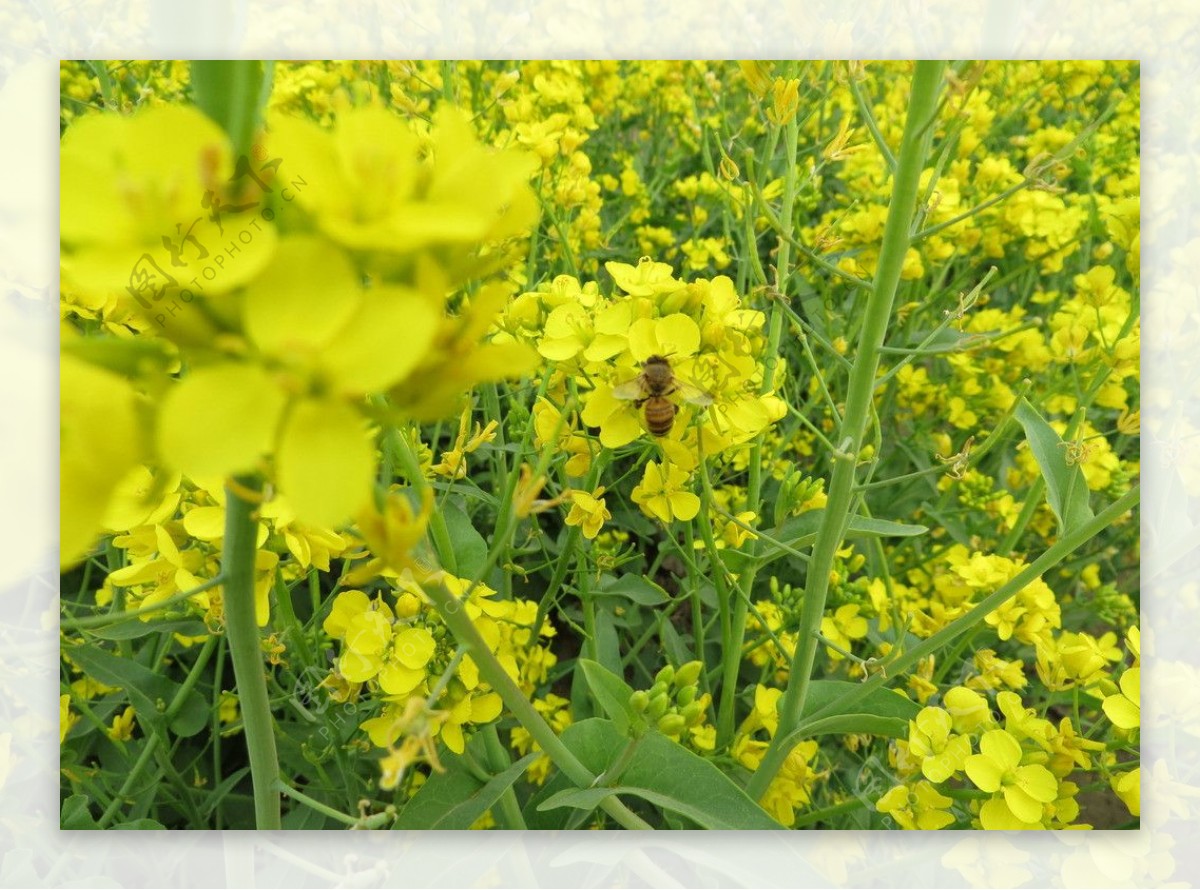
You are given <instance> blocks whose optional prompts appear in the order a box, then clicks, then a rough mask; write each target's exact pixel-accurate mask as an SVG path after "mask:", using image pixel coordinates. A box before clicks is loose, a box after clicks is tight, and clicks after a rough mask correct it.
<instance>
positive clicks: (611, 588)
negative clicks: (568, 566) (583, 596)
mask: <svg viewBox="0 0 1200 890" xmlns="http://www.w3.org/2000/svg"><path fill="white" fill-rule="evenodd" d="M595 593H597V594H598V595H600V596H620V597H624V598H625V599H627V600H630V601H632V602H635V603H637V604H638V605H639V606H661V605H662V604H663V603H666V602H670V600H671V597H670V596H669V595H668V594H667V592H666V591H665V590H663V589H662V588H661V587H659V586H658V585H657V584H655V583H654V582H653V581H651V580H650V579H648V578H646V577H645V576H643V575H635V574H632V573H630V574H628V575H622V576H621V577H619V578H616V579H614V580H612V581H610V582H608V583H606V584H602V585H601V586H600V587H598V588H597V589H596V590H595Z"/></svg>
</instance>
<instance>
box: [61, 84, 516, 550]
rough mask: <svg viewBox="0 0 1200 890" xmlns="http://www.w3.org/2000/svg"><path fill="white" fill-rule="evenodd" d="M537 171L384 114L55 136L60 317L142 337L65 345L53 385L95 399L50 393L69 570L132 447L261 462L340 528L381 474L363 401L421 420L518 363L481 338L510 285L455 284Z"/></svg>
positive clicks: (307, 508)
mask: <svg viewBox="0 0 1200 890" xmlns="http://www.w3.org/2000/svg"><path fill="white" fill-rule="evenodd" d="M532 169H533V168H532V166H531V163H530V160H529V158H528V156H527V155H525V154H524V153H522V152H519V151H516V150H511V151H505V152H499V153H497V152H494V151H492V150H490V149H489V148H487V147H486V146H484V145H481V144H480V143H479V142H478V141H477V139H476V137H475V135H474V133H473V131H472V129H471V127H470V125H469V123H468V121H467V119H466V117H465V116H464V115H463V114H462V113H461V112H458V111H455V110H453V109H450V108H443V109H441V110H440V111H438V113H437V114H436V116H435V118H434V121H433V124H432V126H430V127H428V128H423V129H417V128H414V127H412V126H411V125H409V124H407V123H405V122H404V121H403V120H401V119H400V118H399V117H397V116H396V115H395V114H393V113H392V112H390V111H387V110H385V109H383V108H379V107H364V108H358V109H351V110H348V111H346V113H344V114H342V115H339V117H338V119H337V123H336V129H335V131H333V132H329V131H327V130H324V129H322V128H320V127H319V126H318V125H317V124H315V123H312V122H311V121H308V120H304V119H300V118H294V117H287V116H278V117H275V118H273V119H272V120H271V121H270V124H269V128H268V132H267V134H266V136H265V137H264V140H263V141H262V142H261V143H256V146H255V153H254V156H253V157H246V156H241V157H237V158H235V157H234V156H233V150H232V147H231V145H230V142H229V140H228V138H227V137H226V136H225V135H224V134H223V133H222V132H221V131H220V130H219V128H217V127H216V125H215V124H213V123H212V122H211V121H210V120H208V119H207V118H206V117H205V116H204V115H202V114H201V113H200V112H198V111H195V110H193V109H191V108H188V107H184V106H164V107H151V108H147V109H144V110H141V111H139V112H138V113H137V114H134V115H133V116H131V117H128V118H121V117H115V116H107V115H89V116H87V117H84V118H82V119H81V120H79V121H78V122H76V123H75V124H74V125H72V127H71V128H70V129H69V131H68V133H67V136H66V137H65V138H64V142H63V150H62V175H63V182H64V189H63V193H64V201H63V208H62V218H63V226H62V240H63V256H62V267H63V269H62V272H63V291H64V294H65V295H66V296H65V298H64V305H65V306H66V307H69V310H70V312H71V313H72V314H73V315H74V316H75V317H77V318H78V319H79V321H80V322H81V323H82V324H84V325H85V326H87V325H88V324H89V323H91V324H96V323H99V324H100V325H102V326H103V329H104V330H108V331H112V332H114V333H118V334H119V333H122V332H124V334H126V335H127V334H129V333H138V334H140V335H142V338H139V339H130V338H128V336H125V337H123V338H121V337H118V338H116V339H88V340H86V341H79V342H78V344H77V345H76V344H75V343H74V341H72V343H71V344H65V347H64V348H65V353H64V360H63V369H64V370H63V373H64V378H65V384H66V386H65V387H64V392H66V393H68V397H69V398H70V399H71V400H79V401H80V402H81V403H83V402H86V403H90V404H91V405H94V406H96V408H99V406H101V405H106V406H108V409H107V411H106V412H105V415H104V416H101V415H100V414H98V413H97V411H96V410H95V409H91V410H89V409H87V408H84V409H83V410H80V411H72V410H68V409H69V408H71V407H72V406H73V405H74V401H72V403H71V404H66V403H64V411H63V440H64V449H63V458H62V466H63V476H64V491H68V492H69V494H70V496H69V497H68V498H67V499H65V500H64V504H65V505H66V507H67V509H66V510H65V511H64V514H65V515H64V532H65V533H64V544H63V549H64V556H65V557H68V558H69V557H72V556H75V555H77V554H79V553H80V552H81V551H83V550H84V549H85V548H86V547H87V546H89V545H90V543H91V539H92V538H93V537H94V535H95V534H96V532H97V531H98V522H97V518H98V517H99V515H100V514H101V513H102V512H103V510H104V507H105V504H106V502H107V501H108V500H109V499H110V497H111V496H112V494H113V491H114V487H115V485H116V483H117V482H118V481H119V480H120V478H121V477H122V476H123V475H124V473H125V472H126V471H127V470H128V469H131V468H132V463H133V462H136V461H137V460H138V458H139V457H141V458H142V459H143V460H145V461H148V462H152V463H153V464H154V465H157V466H161V467H163V468H165V469H168V470H170V471H174V472H179V473H183V474H185V475H187V476H188V477H191V478H197V477H203V478H210V477H222V476H228V475H236V474H245V473H253V472H255V471H260V472H265V473H266V474H267V475H268V477H269V478H270V479H271V480H272V481H273V482H274V484H275V487H276V488H277V489H279V490H281V491H282V492H283V493H284V494H285V495H286V496H287V497H288V500H289V503H290V505H291V507H292V509H294V510H295V511H296V514H297V516H298V517H300V518H301V520H302V521H305V522H308V523H312V524H315V525H320V526H329V525H335V524H337V523H339V522H343V521H345V520H346V519H347V518H348V517H349V516H350V515H351V514H352V513H353V512H354V511H355V510H356V509H357V508H358V507H360V506H361V505H362V504H363V503H365V501H366V500H367V498H368V496H369V493H370V486H371V480H372V477H373V475H374V467H375V463H376V459H375V449H374V447H373V444H372V436H371V430H370V428H369V426H368V419H369V416H368V414H366V413H365V411H364V408H365V406H366V403H365V402H364V401H363V397H364V396H367V395H371V394H377V395H378V397H379V401H378V403H377V404H378V406H379V408H378V411H377V412H376V414H377V416H378V417H379V418H381V419H383V420H388V419H390V418H394V417H401V416H409V417H417V418H428V417H437V416H441V415H444V414H446V413H449V412H450V411H452V410H453V409H454V408H455V407H456V406H457V404H458V400H459V397H460V394H461V393H462V392H464V391H465V390H467V389H469V388H470V387H472V386H473V385H475V384H476V383H479V382H480V381H486V380H496V379H500V378H503V377H507V376H510V375H513V374H519V373H521V371H522V370H524V369H528V368H529V367H530V364H529V361H530V357H531V355H532V353H531V352H530V351H529V350H527V348H526V347H524V346H522V345H520V344H512V343H509V344H491V343H487V342H485V340H486V336H487V330H488V328H489V326H490V325H491V323H492V319H493V318H494V316H495V313H496V312H497V310H498V309H499V308H500V307H501V306H502V305H503V304H504V303H505V302H506V300H507V299H508V296H509V293H508V291H507V290H506V288H505V286H504V285H503V284H500V283H493V284H490V285H487V286H485V287H483V288H480V289H478V291H477V292H475V293H474V294H473V295H470V296H468V295H466V294H465V293H460V289H461V288H463V287H464V285H465V284H466V283H467V282H468V281H469V280H471V279H474V278H478V277H480V276H481V275H482V274H484V273H486V271H487V268H488V265H489V264H490V263H494V262H495V257H496V255H497V252H502V250H503V245H504V244H505V243H506V241H507V240H509V239H511V238H513V237H515V236H519V235H521V234H523V233H524V232H525V231H526V230H527V228H528V226H529V225H530V223H531V222H532V220H533V219H534V216H535V214H536V199H535V196H534V194H533V192H532V190H531V189H530V188H529V186H528V184H527V180H528V178H529V176H530V174H531V173H532ZM206 211H207V212H206ZM72 347H74V348H72ZM181 368H182V369H186V373H182V374H179V376H177V377H176V376H174V375H173V374H172V372H174V371H177V370H179V369H181ZM147 397H149V398H148V399H147ZM146 401H149V402H150V404H149V405H145V404H144V403H145V402H146ZM147 408H150V409H151V410H152V414H149V415H148V413H147V410H146V409H147ZM97 440H99V441H100V442H101V443H102V447H107V449H108V450H107V451H104V450H101V452H100V453H98V454H97V453H95V447H94V445H92V446H90V447H89V445H88V444H87V443H94V442H96V441H97ZM104 443H107V445H104ZM89 452H90V453H89Z"/></svg>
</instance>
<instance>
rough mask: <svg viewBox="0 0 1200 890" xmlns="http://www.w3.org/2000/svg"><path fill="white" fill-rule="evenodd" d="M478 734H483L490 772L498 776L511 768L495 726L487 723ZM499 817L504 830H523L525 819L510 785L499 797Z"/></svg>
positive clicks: (510, 762)
mask: <svg viewBox="0 0 1200 890" xmlns="http://www.w3.org/2000/svg"><path fill="white" fill-rule="evenodd" d="M480 732H482V733H483V744H484V747H485V748H486V749H487V759H488V766H490V767H491V768H492V772H493V773H497V774H499V773H502V772H504V771H505V770H506V769H508V768H509V767H510V766H512V761H511V760H509V757H508V752H507V751H505V750H504V745H502V744H501V743H500V733H499V732H497V731H496V724H495V723H489V724H487V726H485V727H483V729H481V730H480ZM499 815H500V821H501V824H502V825H503V826H504V827H505V828H507V829H510V830H513V831H519V830H523V829H524V828H525V817H524V816H523V815H521V805H520V804H519V803H518V802H517V793H516V792H515V791H513V788H512V785H509V786H508V787H507V788H505V789H504V793H503V794H501V795H500V813H499Z"/></svg>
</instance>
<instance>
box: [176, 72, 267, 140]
mask: <svg viewBox="0 0 1200 890" xmlns="http://www.w3.org/2000/svg"><path fill="white" fill-rule="evenodd" d="M191 81H192V97H193V98H194V99H195V102H196V105H197V107H198V108H199V109H200V110H201V111H203V112H204V113H205V114H207V115H208V116H209V117H210V118H212V120H213V121H215V122H216V123H217V124H219V125H220V127H221V129H222V130H224V131H225V132H226V133H227V134H228V135H229V140H230V141H231V142H232V143H233V150H234V154H235V155H238V156H242V157H248V156H249V154H250V147H251V145H252V144H253V142H254V134H255V132H256V131H257V130H258V127H259V124H260V123H261V121H262V108H263V105H264V104H265V96H264V86H265V82H266V71H265V69H264V66H263V63H262V62H261V61H258V60H257V59H250V60H240V59H239V60H214V59H206V60H199V61H195V62H192V70H191Z"/></svg>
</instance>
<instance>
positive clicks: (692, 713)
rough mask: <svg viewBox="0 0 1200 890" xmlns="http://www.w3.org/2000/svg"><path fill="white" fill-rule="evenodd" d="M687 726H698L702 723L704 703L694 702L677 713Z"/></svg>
mask: <svg viewBox="0 0 1200 890" xmlns="http://www.w3.org/2000/svg"><path fill="white" fill-rule="evenodd" d="M679 716H680V717H682V718H683V720H684V722H686V723H687V725H688V726H698V725H699V724H701V723H703V722H704V702H701V701H694V702H692V703H691V704H689V705H688V706H687V707H686V708H684V709H683V710H682V711H680V712H679Z"/></svg>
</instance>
